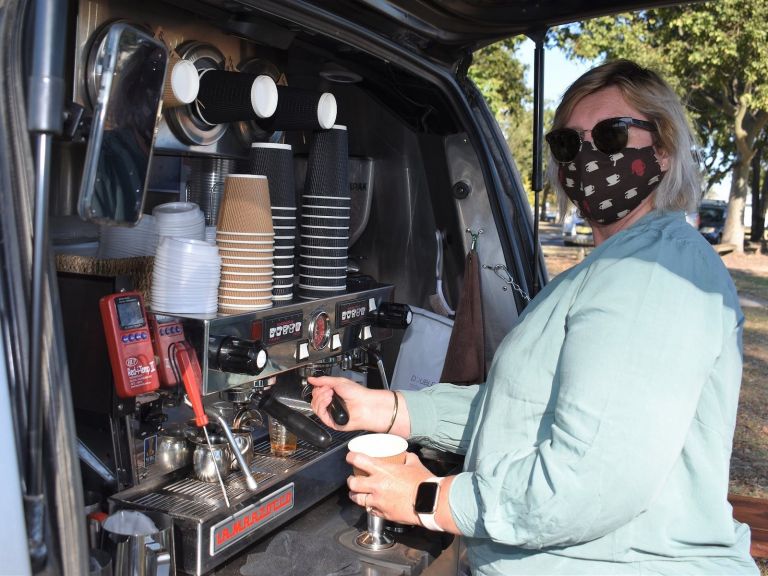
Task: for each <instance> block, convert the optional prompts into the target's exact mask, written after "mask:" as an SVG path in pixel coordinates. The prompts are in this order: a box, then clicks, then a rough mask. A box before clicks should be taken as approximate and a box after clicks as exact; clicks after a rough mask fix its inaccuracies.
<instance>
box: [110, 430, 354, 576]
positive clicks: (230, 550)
mask: <svg viewBox="0 0 768 576" xmlns="http://www.w3.org/2000/svg"><path fill="white" fill-rule="evenodd" d="M331 434H332V443H331V446H330V447H329V448H328V449H326V450H324V451H320V450H318V449H316V448H314V447H313V446H311V445H309V444H307V443H305V442H303V441H299V443H298V448H297V450H296V452H295V453H294V454H293V455H292V456H290V457H287V458H281V457H276V456H273V455H272V454H271V453H270V446H269V441H268V440H264V441H261V442H259V443H257V444H256V445H255V446H254V459H253V462H252V463H251V466H250V470H251V472H252V474H253V477H254V478H255V480H256V482H257V483H258V490H257V491H256V492H249V491H248V489H247V488H246V484H245V481H244V479H243V475H242V473H241V472H239V471H238V472H232V473H231V474H229V475H227V476H226V477H225V478H224V485H225V487H226V490H227V497H228V498H229V501H230V507H229V508H227V506H226V504H225V502H224V498H223V496H222V493H221V487H220V485H219V484H218V483H208V482H201V481H199V480H196V479H194V478H192V477H191V467H187V468H184V469H181V470H177V471H176V472H174V473H172V474H169V475H168V476H165V477H163V478H160V479H158V480H156V481H153V482H152V483H151V485H140V486H138V487H135V488H131V489H129V490H125V491H123V492H120V493H118V494H115V495H114V496H112V497H111V499H110V507H111V509H112V510H116V509H120V508H133V509H142V510H151V511H158V512H165V513H167V514H169V515H170V516H171V517H172V518H173V520H174V526H175V527H176V530H175V537H176V566H177V569H178V570H179V571H180V572H183V573H187V574H196V575H202V574H204V573H205V572H208V571H210V570H211V569H212V568H214V567H216V566H217V565H219V564H221V563H222V562H224V561H226V560H227V559H228V558H231V557H232V556H233V555H235V554H236V553H237V552H239V551H241V550H242V549H243V548H245V547H246V546H248V545H250V544H252V543H253V542H255V541H256V540H258V539H259V538H261V537H263V536H265V535H266V534H269V533H270V532H272V531H273V530H275V529H276V528H278V527H280V526H281V525H282V524H284V523H285V522H287V521H288V520H290V519H291V518H293V517H295V516H296V515H297V514H300V513H301V512H303V511H304V510H306V509H307V508H309V507H310V506H312V505H314V504H316V503H317V502H319V501H320V500H322V499H323V498H325V497H326V496H328V495H329V494H330V493H332V492H333V491H334V490H336V489H337V488H339V487H340V486H342V485H343V484H344V483H345V481H346V478H347V476H348V475H349V474H350V467H349V465H348V464H347V463H346V461H345V457H346V452H347V450H346V445H347V442H348V441H349V440H350V439H351V438H352V437H354V436H356V435H357V434H358V433H357V432H335V431H333V432H331Z"/></svg>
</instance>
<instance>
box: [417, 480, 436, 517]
mask: <svg viewBox="0 0 768 576" xmlns="http://www.w3.org/2000/svg"><path fill="white" fill-rule="evenodd" d="M438 489H439V485H438V484H437V482H422V483H421V484H419V488H418V490H416V504H414V506H413V510H414V512H416V514H432V513H433V512H434V511H435V507H436V506H437V491H438Z"/></svg>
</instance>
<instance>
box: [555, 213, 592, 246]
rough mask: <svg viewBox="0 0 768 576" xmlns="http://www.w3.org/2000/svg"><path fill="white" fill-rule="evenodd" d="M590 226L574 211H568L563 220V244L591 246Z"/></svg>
mask: <svg viewBox="0 0 768 576" xmlns="http://www.w3.org/2000/svg"><path fill="white" fill-rule="evenodd" d="M594 243H595V241H594V238H593V237H592V227H591V226H590V225H589V224H588V223H587V221H586V220H585V219H584V218H582V217H581V216H579V215H578V213H576V212H570V213H569V214H568V215H567V216H566V217H565V220H564V221H563V244H565V245H566V246H593V245H594Z"/></svg>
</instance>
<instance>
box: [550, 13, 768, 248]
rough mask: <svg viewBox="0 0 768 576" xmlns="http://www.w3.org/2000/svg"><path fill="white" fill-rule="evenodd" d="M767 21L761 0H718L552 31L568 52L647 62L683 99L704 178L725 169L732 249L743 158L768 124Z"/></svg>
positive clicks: (738, 223)
mask: <svg viewBox="0 0 768 576" xmlns="http://www.w3.org/2000/svg"><path fill="white" fill-rule="evenodd" d="M767 21H768V2H765V0H718V1H716V2H706V3H696V4H690V5H685V6H677V7H673V8H664V9H658V10H648V11H643V12H636V13H631V14H622V15H619V16H615V17H604V18H598V19H594V20H590V21H586V22H584V23H582V24H580V25H578V26H570V27H567V28H563V29H560V30H559V31H557V32H556V33H555V34H554V35H553V39H554V41H555V42H557V43H559V44H560V45H561V46H563V47H564V48H565V49H566V51H567V52H568V53H569V54H571V55H572V56H573V57H577V58H590V59H594V58H598V57H600V56H603V57H608V58H630V59H633V60H635V61H637V62H639V63H640V64H642V65H645V66H649V67H651V68H654V69H656V70H658V71H659V72H661V73H662V74H663V75H664V76H665V77H666V78H667V79H668V80H669V81H670V83H671V84H672V85H673V86H674V87H675V88H676V89H677V91H678V93H679V94H680V95H681V96H682V97H684V98H685V99H686V100H687V102H688V104H689V109H690V111H691V117H692V120H693V122H694V125H695V127H696V130H697V132H698V134H699V137H700V138H701V140H702V142H703V144H704V150H705V152H706V158H707V160H706V161H705V168H707V169H708V171H709V172H710V173H709V174H707V175H705V178H707V179H708V180H709V182H710V183H711V182H714V181H717V180H719V179H722V177H723V176H724V174H725V173H726V171H729V172H730V173H731V190H730V195H729V201H728V217H727V220H726V224H725V229H724V232H723V241H724V242H728V243H733V244H734V245H735V246H736V249H737V250H738V251H742V250H743V247H744V226H743V220H744V206H745V203H746V197H747V193H748V190H749V172H750V165H751V162H752V157H753V156H754V154H755V151H756V146H757V144H758V142H759V140H760V138H761V134H762V133H763V131H764V130H765V128H766V124H768V58H766V57H765V56H764V54H763V51H764V47H765V46H766V43H767V41H768V26H766V22H767ZM718 163H719V164H720V166H721V169H720V170H719V171H717V170H716V169H715V166H716V164H718Z"/></svg>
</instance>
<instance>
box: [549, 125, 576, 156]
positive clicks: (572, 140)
mask: <svg viewBox="0 0 768 576" xmlns="http://www.w3.org/2000/svg"><path fill="white" fill-rule="evenodd" d="M547 143H548V144H549V149H550V150H552V155H553V156H554V157H555V159H556V160H557V161H558V162H570V161H571V160H573V159H574V158H576V155H577V154H578V153H579V150H580V149H581V138H579V133H578V132H576V130H572V129H570V128H560V129H559V130H552V132H550V133H549V134H547Z"/></svg>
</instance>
